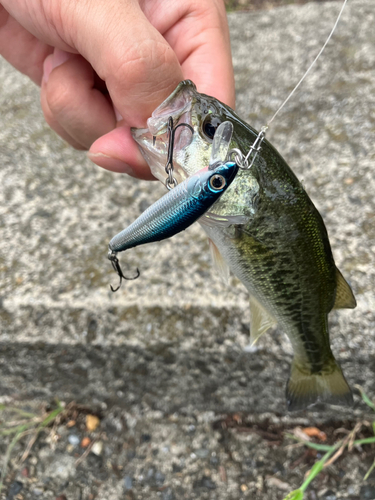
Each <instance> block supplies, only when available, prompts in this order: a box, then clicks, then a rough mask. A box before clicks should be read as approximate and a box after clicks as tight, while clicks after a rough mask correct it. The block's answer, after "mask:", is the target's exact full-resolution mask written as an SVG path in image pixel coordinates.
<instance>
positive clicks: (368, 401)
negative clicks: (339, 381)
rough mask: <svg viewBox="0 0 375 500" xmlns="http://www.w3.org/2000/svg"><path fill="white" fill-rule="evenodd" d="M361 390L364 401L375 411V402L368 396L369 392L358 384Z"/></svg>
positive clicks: (357, 386)
mask: <svg viewBox="0 0 375 500" xmlns="http://www.w3.org/2000/svg"><path fill="white" fill-rule="evenodd" d="M355 387H356V388H357V389H358V390H359V392H360V393H361V396H362V399H363V401H364V402H365V403H366V404H367V406H369V407H370V408H371V409H372V410H374V411H375V404H374V403H373V402H372V401H371V399H370V398H369V397H368V396H367V394H366V393H365V391H364V390H363V389H362V387H361V386H360V385H356V386H355Z"/></svg>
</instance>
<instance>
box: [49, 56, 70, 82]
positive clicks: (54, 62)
mask: <svg viewBox="0 0 375 500" xmlns="http://www.w3.org/2000/svg"><path fill="white" fill-rule="evenodd" d="M72 55H73V54H71V53H70V52H65V50H60V49H55V50H54V53H53V54H50V55H49V56H47V57H46V58H45V60H44V63H43V80H44V82H45V83H47V82H48V78H49V75H50V74H51V71H52V70H53V69H55V68H57V66H61V64H63V63H64V62H66V61H67V60H68V59H70V58H71V57H72Z"/></svg>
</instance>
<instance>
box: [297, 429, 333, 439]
mask: <svg viewBox="0 0 375 500" xmlns="http://www.w3.org/2000/svg"><path fill="white" fill-rule="evenodd" d="M302 431H303V432H304V433H305V434H306V435H307V436H309V437H316V438H318V439H319V440H320V441H327V434H326V433H325V432H323V431H321V430H320V429H318V428H317V427H305V428H302Z"/></svg>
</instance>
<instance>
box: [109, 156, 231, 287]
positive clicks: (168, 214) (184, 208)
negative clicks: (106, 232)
mask: <svg viewBox="0 0 375 500" xmlns="http://www.w3.org/2000/svg"><path fill="white" fill-rule="evenodd" d="M237 171H238V166H237V164H236V163H234V162H226V163H221V164H220V165H219V166H217V167H216V168H215V169H213V170H209V169H207V167H206V168H204V169H203V170H201V171H200V172H198V173H197V174H195V175H192V176H191V177H189V178H188V179H186V180H185V181H184V182H182V183H181V184H178V185H177V186H176V187H175V188H173V189H171V190H170V191H169V192H168V193H167V194H165V195H164V196H163V197H162V198H160V199H159V200H158V201H156V202H155V203H154V204H153V205H151V206H150V207H149V208H148V209H147V210H145V212H143V214H142V215H140V216H139V217H138V219H137V220H135V221H134V222H133V223H132V224H131V225H130V226H129V227H127V228H125V229H124V230H123V231H121V232H120V233H119V234H117V235H116V236H114V237H113V238H112V239H111V241H110V243H109V252H108V259H109V260H110V261H111V262H112V266H113V268H114V270H115V271H116V272H117V274H118V275H119V277H120V284H119V286H118V288H116V289H113V287H112V286H111V290H112V291H113V292H115V291H117V290H118V289H119V288H120V286H121V280H122V278H124V279H136V278H137V277H138V276H139V271H138V270H137V275H136V276H135V277H134V278H127V277H125V276H124V275H123V273H122V271H121V268H120V264H119V261H118V258H117V252H123V251H124V250H128V249H129V248H133V247H136V246H138V245H143V244H145V243H151V242H154V241H161V240H164V239H166V238H170V237H171V236H174V235H175V234H177V233H179V232H181V231H183V230H184V229H186V228H188V227H189V226H191V224H193V223H194V222H195V221H196V220H197V219H199V218H200V217H202V216H203V215H204V214H205V213H206V212H207V211H208V210H209V208H210V207H211V206H212V205H213V204H214V203H215V201H217V200H218V199H219V197H220V196H221V195H222V194H223V193H224V192H225V191H226V189H227V188H228V186H230V184H231V183H232V181H233V179H234V178H235V176H236V174H237Z"/></svg>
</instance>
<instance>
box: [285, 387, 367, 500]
mask: <svg viewBox="0 0 375 500" xmlns="http://www.w3.org/2000/svg"><path fill="white" fill-rule="evenodd" d="M357 389H358V390H359V391H360V393H361V396H362V399H363V401H364V402H365V403H366V404H367V406H369V407H370V408H371V409H372V410H374V411H375V404H374V403H373V402H372V401H371V399H370V398H369V397H368V396H367V395H366V393H365V392H364V390H363V389H362V388H361V387H360V386H357ZM361 427H362V423H361V422H358V423H357V424H356V425H355V427H354V429H353V430H352V431H351V432H350V433H349V434H348V435H347V436H346V437H345V438H344V439H342V440H340V441H337V442H336V443H335V444H333V445H324V444H318V443H311V442H310V441H303V440H302V439H301V438H299V437H296V436H294V435H292V434H287V435H286V436H287V437H290V438H292V439H295V440H297V441H299V442H300V443H303V444H304V445H305V446H307V447H309V448H312V449H314V450H318V451H325V452H326V453H325V455H324V456H323V457H322V458H321V459H320V460H318V461H317V462H315V464H314V465H313V467H312V469H311V470H310V472H309V473H308V475H307V477H306V479H305V481H304V482H303V483H302V485H301V486H300V487H299V488H298V489H297V490H294V491H292V492H291V493H289V494H288V495H287V496H286V497H285V498H284V500H303V498H304V493H305V491H306V489H307V487H308V486H309V484H310V483H311V481H313V479H315V477H316V476H317V475H318V474H319V473H320V472H321V471H322V470H323V469H324V467H328V466H329V465H331V464H333V463H334V462H335V461H336V460H337V459H338V458H339V457H340V456H341V455H342V454H343V453H344V451H345V450H347V451H348V452H351V451H352V449H353V448H354V447H355V446H360V445H364V444H374V443H375V421H374V422H373V423H372V429H373V432H374V437H369V438H365V439H357V440H356V439H355V436H356V434H357V432H358V431H359V430H360V428H361ZM374 469H375V460H374V462H373V464H372V465H371V467H370V469H369V470H368V471H367V472H366V474H365V476H364V478H363V479H364V480H366V479H367V478H368V477H369V475H370V474H371V472H372V471H373V470H374Z"/></svg>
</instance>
